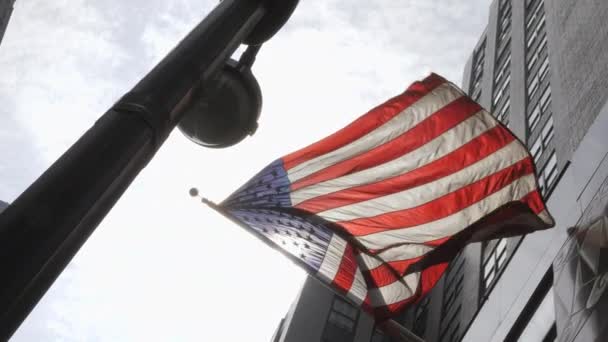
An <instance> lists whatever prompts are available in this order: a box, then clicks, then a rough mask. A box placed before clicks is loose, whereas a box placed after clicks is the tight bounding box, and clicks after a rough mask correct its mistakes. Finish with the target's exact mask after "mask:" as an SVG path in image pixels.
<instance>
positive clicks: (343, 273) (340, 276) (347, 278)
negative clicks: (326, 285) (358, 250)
mask: <svg viewBox="0 0 608 342" xmlns="http://www.w3.org/2000/svg"><path fill="white" fill-rule="evenodd" d="M356 271H357V260H356V257H355V252H354V249H353V247H352V245H351V244H346V248H345V249H344V254H343V255H342V260H341V261H340V267H339V268H338V272H337V273H336V276H335V277H334V280H333V282H332V285H333V286H334V288H338V289H340V290H342V291H344V292H343V293H344V294H346V293H347V292H348V291H349V290H350V288H351V286H352V285H353V281H354V280H355V272H356Z"/></svg>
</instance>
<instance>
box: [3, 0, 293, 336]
mask: <svg viewBox="0 0 608 342" xmlns="http://www.w3.org/2000/svg"><path fill="white" fill-rule="evenodd" d="M297 3H298V1H297V0H223V1H222V2H220V3H219V4H218V5H217V7H216V8H215V9H213V10H212V11H211V12H210V13H209V15H207V17H205V18H204V19H203V20H202V21H201V22H200V23H199V24H198V25H197V26H196V27H195V28H194V29H193V30H192V31H191V32H190V33H189V34H188V35H187V36H186V37H185V38H184V39H183V40H182V41H181V42H180V43H179V44H178V45H177V46H176V47H175V48H174V49H173V51H171V52H170V53H169V54H168V55H167V56H166V57H165V58H164V59H163V60H162V61H161V62H160V63H159V64H158V65H156V67H155V68H154V69H153V70H151V71H150V72H149V73H148V74H147V75H146V76H145V77H144V78H143V79H142V80H141V81H140V82H139V83H138V84H137V85H136V86H135V87H134V88H133V89H132V90H131V91H130V92H128V93H127V94H126V95H124V96H123V97H122V98H121V99H120V100H119V101H118V102H117V103H116V104H115V105H114V106H112V108H110V109H109V110H108V111H107V112H106V113H105V114H104V115H102V116H101V117H100V118H99V119H98V120H97V122H96V123H95V124H94V126H93V127H91V128H90V129H89V130H88V131H87V132H86V133H85V134H84V135H83V136H82V137H81V138H80V139H79V140H78V141H77V142H76V143H75V144H74V145H73V146H72V147H71V148H70V149H69V150H67V151H66V152H65V153H64V154H63V155H62V156H61V157H60V158H59V159H58V160H57V161H56V162H55V163H54V164H53V165H52V166H51V167H50V168H49V169H48V170H47V171H46V172H44V173H43V174H42V175H41V176H40V177H39V178H38V179H37V180H36V181H35V182H34V183H33V184H32V185H31V186H30V187H29V188H28V189H27V190H26V191H25V192H23V193H22V194H21V195H20V196H19V197H18V198H17V199H16V200H15V201H14V202H13V203H12V204H11V205H10V206H9V207H8V208H6V209H5V210H4V212H3V213H2V214H0V341H6V340H8V339H9V338H10V337H11V336H12V334H13V333H14V332H15V330H16V329H17V328H18V327H19V325H20V324H21V322H22V321H23V320H24V319H25V317H26V316H27V315H28V314H29V312H30V311H31V310H32V308H33V307H34V306H35V305H36V303H37V302H38V301H39V300H40V298H41V297H42V296H43V295H44V293H45V292H46V291H47V290H48V289H49V287H50V286H51V285H52V283H53V282H54V281H55V279H56V278H57V277H58V276H59V274H60V273H61V271H62V270H63V269H64V268H65V267H66V266H67V264H68V263H69V261H70V260H71V259H72V257H73V256H74V254H76V252H77V251H78V250H79V249H80V247H81V246H82V245H83V244H84V242H85V241H86V240H87V238H88V237H89V236H90V235H91V233H92V232H93V231H94V230H95V228H96V227H97V225H98V224H99V223H100V222H101V221H102V220H103V218H104V217H105V215H106V214H107V213H108V212H109V211H110V210H111V209H112V207H113V206H114V204H115V203H116V202H117V201H118V199H119V198H120V197H121V196H122V194H123V193H124V191H125V190H126V189H127V188H128V187H129V185H130V184H131V182H132V181H133V180H134V179H135V177H136V176H137V175H138V174H139V172H140V171H141V170H142V169H143V168H144V167H145V166H146V164H148V162H149V161H150V160H151V159H152V158H153V156H154V154H155V153H156V151H157V150H158V149H159V148H160V147H161V145H162V144H163V142H164V141H165V139H166V138H167V137H168V136H169V134H170V133H171V131H172V130H173V128H174V127H175V126H176V125H177V124H178V122H180V120H181V119H182V118H183V117H184V115H185V113H186V111H188V110H189V109H192V107H196V106H194V104H195V103H196V101H199V105H198V107H196V108H203V112H202V113H201V114H202V119H201V120H199V124H201V125H203V126H204V125H206V124H213V122H212V121H213V120H212V119H213V118H210V117H208V116H205V115H207V114H209V113H206V112H204V110H205V108H207V107H206V106H205V105H200V101H203V104H205V103H207V104H208V103H212V101H216V97H213V96H210V95H209V94H208V91H209V90H210V89H214V87H217V86H218V83H219V82H218V80H217V78H218V75H223V71H224V70H226V69H225V66H226V65H227V64H228V60H229V58H230V56H231V55H232V54H233V53H234V51H235V50H236V49H237V48H238V47H239V45H240V44H242V43H245V44H248V45H260V44H262V43H264V42H265V41H266V40H268V39H269V38H270V37H272V36H273V35H274V34H275V33H276V32H277V31H278V30H279V29H280V28H281V26H283V24H284V23H285V22H286V21H287V19H288V18H289V16H290V15H291V13H292V12H293V10H294V9H295V7H296V5H297ZM233 74H234V72H233ZM231 79H234V77H233V78H231ZM241 88H243V87H241ZM204 96H207V97H206V98H205V97H204ZM201 99H202V100H201ZM220 100H221V99H220ZM204 101H208V102H204ZM224 102H227V101H226V100H225V99H224ZM239 104H241V103H239ZM243 106H245V107H246V106H247V104H244V105H243ZM212 114H213V113H212ZM215 114H217V113H215ZM220 114H227V113H223V112H222V111H220ZM59 119H60V118H59ZM216 121H220V122H223V121H222V117H221V115H220V118H219V119H218V118H217V116H216ZM232 124H233V125H237V124H238V123H237V122H230V124H229V125H228V126H230V125H232ZM224 126H225V125H224ZM220 138H221V137H220ZM218 145H219V144H218Z"/></svg>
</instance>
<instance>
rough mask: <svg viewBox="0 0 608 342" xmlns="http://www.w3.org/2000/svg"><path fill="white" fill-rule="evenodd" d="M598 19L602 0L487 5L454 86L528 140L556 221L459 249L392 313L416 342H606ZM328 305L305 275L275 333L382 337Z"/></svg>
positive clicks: (607, 90)
mask: <svg viewBox="0 0 608 342" xmlns="http://www.w3.org/2000/svg"><path fill="white" fill-rule="evenodd" d="M606 18H608V1H606V0H584V1H581V0H494V1H493V2H492V4H491V8H490V14H489V20H488V26H487V28H486V30H485V32H483V34H482V35H481V37H480V39H479V42H478V44H477V46H476V47H475V48H474V50H473V51H472V53H471V56H470V58H469V60H468V61H467V64H466V67H465V70H464V76H463V84H462V88H463V89H464V90H465V91H468V93H469V94H470V95H471V96H472V97H473V98H474V99H476V100H477V101H478V102H479V103H481V104H482V105H483V106H484V107H485V108H486V109H489V110H491V111H492V113H494V115H495V116H496V117H497V118H498V119H499V120H500V121H501V122H503V124H505V125H507V126H508V127H509V128H510V129H511V130H512V131H513V132H514V133H515V134H516V135H517V136H518V137H519V139H520V140H521V141H522V142H523V143H525V144H526V145H527V146H528V147H529V149H530V151H531V153H532V155H533V157H534V160H535V164H536V172H537V175H538V177H539V186H540V187H541V190H542V193H543V196H544V197H545V199H546V201H547V205H548V208H549V211H550V212H551V213H552V215H553V216H554V218H555V220H556V227H555V228H553V229H549V230H545V231H541V232H536V233H534V234H530V235H527V236H524V237H513V238H508V239H500V240H495V241H489V242H485V243H476V244H472V245H469V246H467V248H465V250H463V251H462V252H461V253H460V255H459V256H458V257H456V258H455V259H454V260H453V262H451V263H450V266H449V268H448V270H447V271H446V273H445V275H444V276H443V277H442V279H441V280H440V281H439V283H438V284H437V286H436V287H435V288H434V289H433V291H432V292H431V293H430V294H429V295H428V296H426V298H424V299H423V300H422V301H421V302H419V303H418V304H417V305H416V306H414V307H412V308H410V309H409V310H408V311H407V312H405V313H403V315H401V317H398V318H397V320H398V321H400V322H401V323H403V324H404V325H405V326H407V327H409V328H410V329H411V330H412V331H414V332H415V333H416V334H418V335H419V336H421V337H423V338H424V340H425V341H427V342H456V341H473V342H478V341H483V342H485V341H526V342H535V341H563V342H572V341H576V342H588V341H592V342H599V341H608V291H605V290H606V288H608V104H607V103H606V102H607V101H606V100H607V99H608V25H607V24H606ZM339 302H340V297H338V296H336V295H334V294H333V293H331V291H329V290H328V289H326V288H323V287H322V286H320V285H319V284H316V283H315V282H314V281H313V280H312V279H309V280H308V281H307V282H306V284H305V285H304V289H303V290H302V293H301V295H300V296H299V297H298V299H297V300H296V302H295V303H294V305H293V306H292V308H291V310H290V312H289V313H288V314H287V316H286V318H285V319H284V320H283V321H282V322H281V325H280V326H279V328H278V329H277V335H276V336H275V339H274V341H287V342H293V341H327V342H331V341H357V342H358V341H370V342H388V341H390V338H389V337H387V336H384V335H383V334H382V333H381V332H379V331H377V330H376V329H374V326H373V320H371V318H370V317H369V316H368V315H366V314H365V313H359V314H355V313H354V312H353V311H352V310H348V309H346V308H345V307H343V305H342V304H340V303H339ZM336 303H338V304H339V305H338V304H336ZM336 329H337V330H341V331H338V332H340V333H341V334H342V335H340V336H339V337H340V338H337V339H336V338H333V336H334V333H335V330H336ZM335 336H337V335H335Z"/></svg>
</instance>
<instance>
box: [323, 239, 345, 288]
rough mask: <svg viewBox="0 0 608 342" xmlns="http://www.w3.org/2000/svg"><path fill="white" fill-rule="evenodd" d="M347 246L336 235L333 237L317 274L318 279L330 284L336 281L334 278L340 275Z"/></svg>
mask: <svg viewBox="0 0 608 342" xmlns="http://www.w3.org/2000/svg"><path fill="white" fill-rule="evenodd" d="M346 244H347V242H346V240H344V239H343V238H341V237H339V236H338V235H336V234H334V235H332V237H331V240H330V241H329V245H328V246H327V252H326V253H325V257H324V258H323V262H322V263H321V267H319V271H318V272H317V275H318V277H319V278H321V279H323V280H325V281H326V282H328V283H329V284H331V282H332V281H334V278H335V277H336V274H337V273H338V270H339V268H340V263H341V262H342V256H343V255H344V250H345V249H346Z"/></svg>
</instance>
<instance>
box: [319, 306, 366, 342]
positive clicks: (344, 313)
mask: <svg viewBox="0 0 608 342" xmlns="http://www.w3.org/2000/svg"><path fill="white" fill-rule="evenodd" d="M358 317H359V310H358V309H356V308H355V307H354V306H352V305H350V304H349V303H348V302H347V301H345V300H344V299H342V298H341V297H339V296H334V300H333V302H332V304H331V309H330V311H329V316H328V318H327V322H326V323H325V330H324V331H323V338H322V341H323V342H339V341H352V340H353V338H354V335H355V327H356V323H357V318H358Z"/></svg>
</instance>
